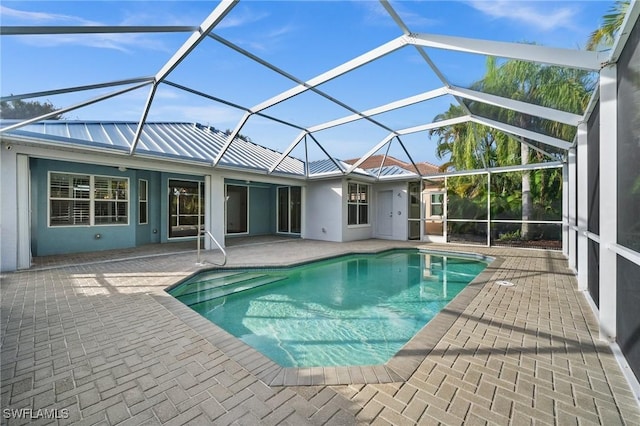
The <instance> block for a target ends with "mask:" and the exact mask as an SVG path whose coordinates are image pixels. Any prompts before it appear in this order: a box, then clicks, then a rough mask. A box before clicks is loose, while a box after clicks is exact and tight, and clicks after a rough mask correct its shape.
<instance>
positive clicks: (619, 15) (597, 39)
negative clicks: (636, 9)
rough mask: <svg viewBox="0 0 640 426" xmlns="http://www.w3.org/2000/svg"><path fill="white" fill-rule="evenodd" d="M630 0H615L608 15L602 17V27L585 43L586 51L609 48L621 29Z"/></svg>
mask: <svg viewBox="0 0 640 426" xmlns="http://www.w3.org/2000/svg"><path fill="white" fill-rule="evenodd" d="M630 4H631V0H617V1H616V2H615V4H614V5H613V6H612V7H611V9H610V10H609V13H608V14H606V15H604V16H603V17H602V25H601V26H600V28H598V29H597V30H595V31H593V32H592V33H591V35H590V36H589V40H588V42H587V50H596V49H597V48H598V47H599V46H606V47H610V46H612V45H613V42H614V40H615V37H616V33H617V32H618V30H619V29H620V27H622V23H623V22H624V17H625V16H626V14H627V10H629V5H630Z"/></svg>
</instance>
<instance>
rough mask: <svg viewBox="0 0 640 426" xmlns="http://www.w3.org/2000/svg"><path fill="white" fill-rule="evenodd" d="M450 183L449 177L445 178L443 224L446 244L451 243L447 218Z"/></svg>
mask: <svg viewBox="0 0 640 426" xmlns="http://www.w3.org/2000/svg"><path fill="white" fill-rule="evenodd" d="M447 184H448V182H447V177H446V176H445V177H444V212H443V213H444V223H443V224H442V234H443V235H444V242H445V243H448V242H449V234H448V232H449V225H448V224H447V218H448V217H449V202H448V200H449V190H448V189H447V188H448V186H447Z"/></svg>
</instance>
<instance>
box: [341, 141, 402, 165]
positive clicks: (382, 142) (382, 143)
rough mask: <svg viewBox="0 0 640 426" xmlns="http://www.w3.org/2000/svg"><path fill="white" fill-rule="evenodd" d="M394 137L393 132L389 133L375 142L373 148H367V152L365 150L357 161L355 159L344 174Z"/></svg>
mask: <svg viewBox="0 0 640 426" xmlns="http://www.w3.org/2000/svg"><path fill="white" fill-rule="evenodd" d="M394 137H396V134H395V133H390V134H388V135H387V136H386V137H385V138H384V139H382V140H381V141H380V142H378V143H377V144H376V146H374V147H373V148H371V149H370V150H369V152H367V153H366V154H365V155H363V156H362V157H360V159H359V160H358V161H356V162H355V163H354V164H352V165H351V166H350V167H349V168H348V169H347V171H346V172H345V174H350V173H351V172H352V171H354V170H355V169H357V168H358V167H360V164H362V163H364V162H365V161H367V158H369V157H371V156H372V155H373V154H375V153H376V152H377V151H378V150H379V149H380V148H382V147H383V146H385V145H386V144H387V143H389V141H390V140H391V139H393V138H394Z"/></svg>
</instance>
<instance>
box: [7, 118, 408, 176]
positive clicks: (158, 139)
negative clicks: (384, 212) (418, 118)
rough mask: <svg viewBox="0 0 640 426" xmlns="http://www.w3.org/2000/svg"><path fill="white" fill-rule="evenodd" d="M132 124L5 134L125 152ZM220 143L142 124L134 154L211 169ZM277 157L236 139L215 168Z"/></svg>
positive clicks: (318, 164) (71, 124) (61, 124)
mask: <svg viewBox="0 0 640 426" xmlns="http://www.w3.org/2000/svg"><path fill="white" fill-rule="evenodd" d="M12 122H15V120H2V124H3V125H7V124H8V125H11V123H12ZM137 125H138V123H137V122H100V121H67V120H49V121H40V122H37V123H31V124H28V125H26V126H23V127H21V128H19V129H15V130H11V131H10V132H8V133H7V134H8V135H9V136H11V135H13V136H22V137H27V138H32V139H37V140H41V141H46V142H48V143H53V144H60V145H69V146H76V147H78V148H80V147H94V148H102V149H105V150H113V151H116V152H128V151H129V149H130V148H131V144H130V141H131V138H132V137H133V135H134V134H135V131H136V128H137ZM226 138H227V134H226V133H225V132H222V131H220V130H218V129H215V128H213V127H209V126H203V125H201V124H198V123H155V122H148V123H146V125H145V126H144V129H143V131H142V134H141V135H140V142H139V144H138V147H137V152H138V153H144V154H148V155H152V156H158V157H165V158H172V159H176V160H178V161H179V160H186V161H195V162H201V163H203V164H213V161H214V159H215V158H216V156H217V155H218V154H219V153H220V150H221V148H222V147H223V146H224V144H225V141H226ZM281 155H282V154H281V153H280V152H277V151H274V150H272V149H270V148H267V147H264V146H262V145H259V144H257V143H254V142H252V141H248V140H244V139H242V138H239V137H236V138H235V140H234V142H233V144H231V145H230V146H229V149H228V150H227V152H226V154H225V156H224V157H223V159H222V161H221V162H220V165H221V166H227V167H234V168H241V169H247V170H261V171H268V170H269V168H270V167H271V166H272V164H273V163H274V162H275V161H277V160H278V159H279V158H280V157H281ZM337 164H339V165H340V167H341V169H340V168H338V166H337ZM349 166H350V165H349V164H347V163H345V162H343V161H341V160H338V159H333V161H332V160H330V159H326V160H318V161H311V162H309V165H308V169H309V177H326V176H333V175H336V176H341V175H342V174H343V171H344V170H346V169H347V168H348V167H349ZM387 169H389V170H387V171H385V172H384V175H385V176H391V175H395V176H399V175H406V174H407V173H408V172H407V171H406V170H403V169H402V168H400V167H397V168H393V170H391V168H387ZM276 170H277V171H278V172H280V173H284V174H289V175H294V176H300V177H303V176H306V174H305V163H304V161H302V160H300V159H297V158H295V157H292V156H285V157H284V159H283V160H282V162H280V164H279V165H278V167H277V169H276ZM355 173H357V174H360V175H363V176H367V177H375V176H377V174H378V169H377V168H376V169H370V170H363V169H356V170H355ZM409 175H411V173H409Z"/></svg>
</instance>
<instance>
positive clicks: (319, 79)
mask: <svg viewBox="0 0 640 426" xmlns="http://www.w3.org/2000/svg"><path fill="white" fill-rule="evenodd" d="M406 45H407V38H406V36H400V37H398V38H396V39H393V40H391V41H390V42H388V43H385V44H383V45H382V46H379V47H377V48H375V49H372V50H370V51H368V52H367V53H365V54H363V55H360V56H358V57H357V58H354V59H352V60H350V61H348V62H345V63H343V64H341V65H338V66H337V67H335V68H333V69H331V70H329V71H327V72H325V73H322V74H320V75H318V76H316V77H314V78H312V79H311V80H308V81H306V82H305V83H304V84H299V85H297V86H295V87H293V88H291V89H289V90H287V91H285V92H282V93H280V94H278V95H276V96H274V97H272V98H270V99H267V100H266V101H264V102H262V103H260V104H258V105H255V106H254V107H253V108H251V112H254V113H255V112H259V111H262V110H264V109H267V108H269V107H272V106H274V105H276V104H279V103H280V102H283V101H286V100H287V99H290V98H292V97H294V96H296V95H299V94H300V93H302V92H305V91H307V90H309V88H311V87H315V86H318V85H320V84H323V83H326V82H327V81H329V80H333V79H334V78H336V77H339V76H341V75H343V74H346V73H348V72H349V71H353V70H354V69H356V68H359V67H361V66H363V65H365V64H368V63H369V62H371V61H374V60H376V59H378V58H381V57H383V56H385V55H387V54H389V53H391V52H394V51H396V50H398V49H400V48H402V47H404V46H406Z"/></svg>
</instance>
